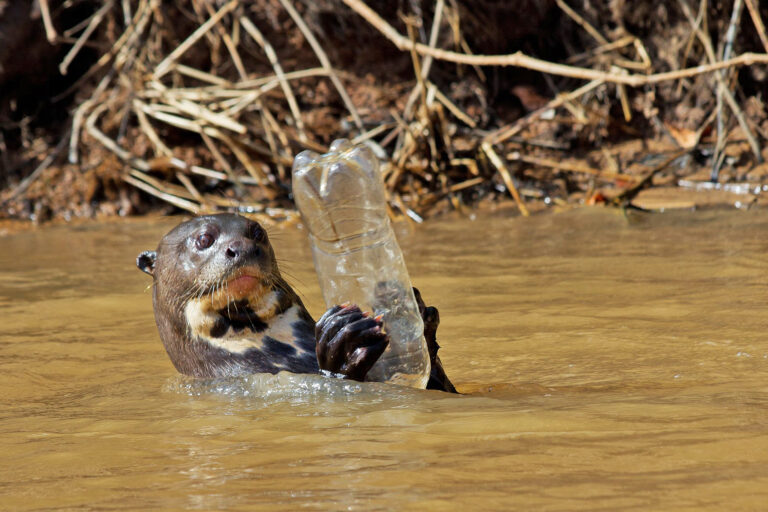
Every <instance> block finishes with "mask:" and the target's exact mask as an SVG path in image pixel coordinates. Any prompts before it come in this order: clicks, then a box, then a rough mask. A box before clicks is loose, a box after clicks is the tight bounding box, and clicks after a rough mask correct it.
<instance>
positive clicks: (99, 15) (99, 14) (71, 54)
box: [59, 1, 114, 75]
mask: <svg viewBox="0 0 768 512" xmlns="http://www.w3.org/2000/svg"><path fill="white" fill-rule="evenodd" d="M113 3H114V2H112V1H109V2H107V3H105V4H104V5H103V6H102V7H101V9H99V10H98V11H96V14H94V15H93V16H91V21H90V22H89V23H88V27H87V28H86V29H85V30H84V31H83V33H82V34H81V35H80V37H78V38H77V42H76V43H75V44H74V45H73V46H72V48H70V49H69V51H68V52H67V54H66V55H65V56H64V59H62V61H61V64H59V72H60V73H61V74H62V75H66V74H67V69H68V68H69V65H70V64H72V61H73V60H74V58H75V57H76V56H77V54H78V53H79V52H80V50H81V49H82V48H83V45H84V44H85V42H86V41H88V38H89V37H91V34H93V31H94V30H96V27H98V26H99V24H101V21H102V20H103V19H104V16H106V14H107V13H108V12H109V10H110V9H112V4H113Z"/></svg>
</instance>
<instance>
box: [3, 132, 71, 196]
mask: <svg viewBox="0 0 768 512" xmlns="http://www.w3.org/2000/svg"><path fill="white" fill-rule="evenodd" d="M68 139H69V132H67V133H65V134H64V136H63V137H62V138H61V140H60V141H59V143H58V144H56V147H55V148H53V151H51V152H50V153H48V156H46V157H45V158H44V159H43V161H42V162H40V165H38V166H37V167H36V168H35V170H34V171H32V173H31V174H30V175H29V176H27V177H26V178H24V179H23V180H22V181H21V183H19V185H18V186H17V187H16V188H15V189H13V192H11V193H10V194H9V195H8V196H7V197H6V198H5V199H3V203H6V202H8V201H10V200H11V199H13V198H14V197H16V196H18V195H20V194H23V193H24V192H25V191H26V190H27V189H28V188H29V186H30V185H31V184H32V182H34V181H35V180H36V179H37V178H39V177H40V175H41V174H42V173H43V171H45V170H46V169H47V168H48V167H50V165H51V164H52V163H53V161H54V160H55V159H56V157H57V156H59V154H61V152H62V151H63V150H64V148H65V147H66V145H67V140H68Z"/></svg>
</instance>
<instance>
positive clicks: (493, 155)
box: [480, 142, 530, 217]
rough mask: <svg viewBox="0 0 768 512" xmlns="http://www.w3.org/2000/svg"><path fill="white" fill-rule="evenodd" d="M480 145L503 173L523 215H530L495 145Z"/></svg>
mask: <svg viewBox="0 0 768 512" xmlns="http://www.w3.org/2000/svg"><path fill="white" fill-rule="evenodd" d="M480 147H481V148H482V150H483V151H484V152H485V154H486V155H488V159H489V160H490V161H491V163H492V164H493V166H494V167H496V169H497V170H498V171H499V174H501V179H502V180H503V181H504V185H506V187H507V191H508V192H509V195H511V196H512V198H513V199H514V200H515V203H516V204H517V208H518V210H520V213H521V214H522V215H523V217H528V216H529V215H530V213H529V212H528V208H526V207H525V204H524V203H523V200H522V199H521V198H520V194H518V192H517V187H515V183H514V182H513V181H512V176H510V175H509V171H508V170H507V166H505V165H504V162H502V161H501V158H499V155H497V154H496V152H495V151H494V150H493V147H491V145H490V144H489V143H488V142H483V143H482V145H481V146H480Z"/></svg>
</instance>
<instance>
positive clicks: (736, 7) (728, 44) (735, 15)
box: [709, 0, 760, 182]
mask: <svg viewBox="0 0 768 512" xmlns="http://www.w3.org/2000/svg"><path fill="white" fill-rule="evenodd" d="M742 5H743V3H742V0H734V2H733V11H732V12H731V21H730V23H729V24H728V30H727V31H726V33H725V44H724V46H723V58H722V59H721V60H727V59H728V58H729V57H730V56H731V50H733V39H734V38H735V37H736V30H737V25H738V24H739V20H741V8H742ZM718 74H719V78H718V87H717V91H715V93H716V100H717V145H716V146H715V154H714V158H713V159H712V173H711V175H710V178H709V179H710V180H711V181H713V182H714V181H717V178H718V176H719V175H720V166H721V165H722V163H723V161H724V159H722V158H718V157H719V156H720V152H721V151H722V150H723V149H724V147H725V136H726V134H725V121H724V119H723V94H724V91H725V86H724V84H725V81H726V80H725V79H726V75H725V71H723V72H721V73H718ZM737 109H738V107H737ZM734 112H735V111H734ZM757 157H758V158H760V154H759V151H758V154H757Z"/></svg>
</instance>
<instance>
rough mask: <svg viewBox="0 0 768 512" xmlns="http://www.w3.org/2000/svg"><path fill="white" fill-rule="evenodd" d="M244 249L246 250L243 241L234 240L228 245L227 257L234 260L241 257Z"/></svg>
mask: <svg viewBox="0 0 768 512" xmlns="http://www.w3.org/2000/svg"><path fill="white" fill-rule="evenodd" d="M244 251H245V247H243V241H242V240H233V241H231V242H229V245H228V246H227V250H226V253H225V254H226V255H227V258H229V259H231V260H234V259H237V258H239V257H240V255H242V254H243V252H244Z"/></svg>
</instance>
